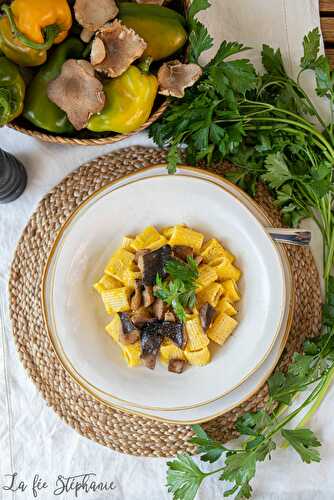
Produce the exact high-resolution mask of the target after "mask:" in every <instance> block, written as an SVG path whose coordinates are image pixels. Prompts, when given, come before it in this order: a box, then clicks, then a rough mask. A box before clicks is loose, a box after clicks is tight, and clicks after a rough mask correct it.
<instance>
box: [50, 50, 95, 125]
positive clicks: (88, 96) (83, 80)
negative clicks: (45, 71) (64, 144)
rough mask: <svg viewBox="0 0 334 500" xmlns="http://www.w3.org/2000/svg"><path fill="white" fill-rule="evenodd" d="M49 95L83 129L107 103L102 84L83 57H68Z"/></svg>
mask: <svg viewBox="0 0 334 500" xmlns="http://www.w3.org/2000/svg"><path fill="white" fill-rule="evenodd" d="M47 94H48V98H49V99H50V101H52V102H54V103H55V104H56V105H57V106H58V107H59V108H61V109H62V110H63V111H65V113H67V116H68V119H69V121H70V122H71V123H72V125H73V126H74V127H75V128H76V129H77V130H81V129H83V128H84V127H85V126H86V125H87V122H88V120H89V118H90V117H91V116H92V115H93V114H94V113H98V112H99V111H102V109H103V107H104V104H105V94H104V91H103V85H102V83H101V82H100V80H98V79H97V78H95V71H94V68H93V66H92V65H91V64H89V62H87V61H84V60H76V59H68V61H66V62H65V63H64V64H63V66H62V69H61V73H60V75H59V76H58V78H56V79H55V80H52V81H51V82H50V83H49V85H48V90H47Z"/></svg>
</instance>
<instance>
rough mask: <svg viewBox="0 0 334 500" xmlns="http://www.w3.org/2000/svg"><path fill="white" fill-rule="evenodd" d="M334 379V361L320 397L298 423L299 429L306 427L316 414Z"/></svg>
mask: <svg viewBox="0 0 334 500" xmlns="http://www.w3.org/2000/svg"><path fill="white" fill-rule="evenodd" d="M333 381H334V363H333V364H332V366H331V367H330V369H329V370H328V372H327V374H326V377H325V382H324V384H323V386H322V388H321V391H320V392H319V394H318V397H317V398H316V400H315V401H314V403H313V405H312V406H311V408H310V409H309V410H308V412H307V413H306V415H305V416H304V417H303V419H302V420H301V421H300V422H299V424H298V425H297V427H296V428H297V429H300V428H302V427H305V425H306V424H307V423H308V421H309V420H310V418H311V417H312V416H313V415H314V413H315V412H316V411H317V409H318V408H319V406H320V405H321V403H322V401H323V399H324V397H325V396H326V394H327V391H328V389H329V388H330V386H331V384H332V382H333Z"/></svg>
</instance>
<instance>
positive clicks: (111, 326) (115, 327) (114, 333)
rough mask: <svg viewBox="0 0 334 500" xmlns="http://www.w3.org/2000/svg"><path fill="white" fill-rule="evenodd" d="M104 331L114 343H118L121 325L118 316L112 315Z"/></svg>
mask: <svg viewBox="0 0 334 500" xmlns="http://www.w3.org/2000/svg"><path fill="white" fill-rule="evenodd" d="M106 331H107V333H108V334H109V335H110V337H111V338H112V339H114V341H115V342H117V343H119V338H120V334H121V332H122V323H121V320H120V317H119V315H118V314H114V315H113V318H112V320H111V321H110V323H108V324H107V326H106Z"/></svg>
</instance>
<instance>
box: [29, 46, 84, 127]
mask: <svg viewBox="0 0 334 500" xmlns="http://www.w3.org/2000/svg"><path fill="white" fill-rule="evenodd" d="M83 50H84V45H83V43H82V42H81V41H80V40H78V39H76V38H68V39H67V40H65V42H63V43H62V44H61V45H59V47H57V48H56V49H55V50H54V52H53V54H52V55H51V57H50V58H49V59H48V61H47V62H46V63H45V64H44V65H43V66H42V67H41V69H40V70H39V71H38V73H37V74H36V76H35V78H33V80H32V81H31V83H30V85H29V87H28V89H27V95H26V99H25V105H24V112H23V116H24V117H25V118H26V119H27V120H29V121H30V122H31V123H33V124H34V125H36V127H39V128H42V129H44V130H47V131H48V132H54V133H57V134H70V133H73V132H74V127H73V126H72V125H71V123H70V122H69V120H68V118H67V115H66V113H65V112H64V111H62V110H61V109H60V108H58V106H56V104H54V103H53V102H51V101H50V99H49V98H48V96H47V88H48V84H49V82H50V81H51V80H54V79H55V78H57V77H58V76H59V74H60V72H61V68H62V66H63V64H64V62H65V61H66V60H67V59H71V58H74V59H77V58H80V57H81V55H82V52H83Z"/></svg>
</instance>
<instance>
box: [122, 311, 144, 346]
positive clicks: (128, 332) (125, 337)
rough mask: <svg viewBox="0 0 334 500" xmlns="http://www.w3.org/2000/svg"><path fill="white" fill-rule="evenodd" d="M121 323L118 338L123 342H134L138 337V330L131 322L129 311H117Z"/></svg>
mask: <svg viewBox="0 0 334 500" xmlns="http://www.w3.org/2000/svg"><path fill="white" fill-rule="evenodd" d="M119 317H120V320H121V323H122V332H121V335H120V340H121V342H122V343H123V344H134V343H135V342H137V340H139V339H140V331H139V330H138V329H137V328H136V327H135V325H134V324H133V323H132V321H131V318H130V315H129V313H119Z"/></svg>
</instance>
